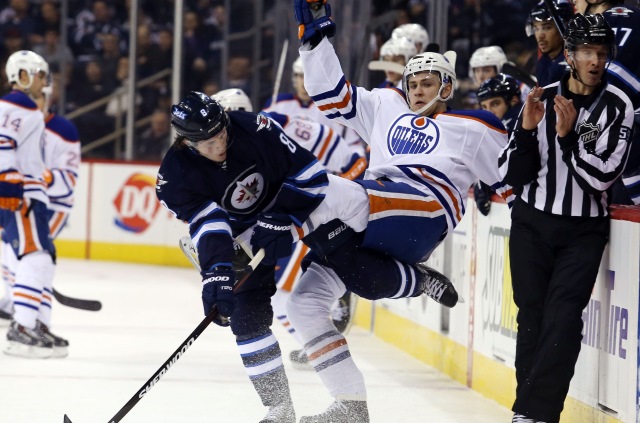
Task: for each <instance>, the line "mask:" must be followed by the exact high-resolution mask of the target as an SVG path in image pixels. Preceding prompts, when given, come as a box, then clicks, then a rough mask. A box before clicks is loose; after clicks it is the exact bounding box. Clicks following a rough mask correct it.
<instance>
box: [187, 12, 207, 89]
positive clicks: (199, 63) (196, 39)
mask: <svg viewBox="0 0 640 423" xmlns="http://www.w3.org/2000/svg"><path fill="white" fill-rule="evenodd" d="M183 25H184V31H183V35H182V36H183V54H184V56H183V57H184V73H183V75H182V85H183V87H184V88H183V90H184V91H185V92H186V91H192V90H200V89H201V87H202V84H203V83H204V81H205V80H206V79H207V69H208V68H207V62H206V60H205V57H206V51H207V45H208V42H207V39H206V37H205V36H204V31H203V29H202V27H201V24H200V17H199V16H198V14H197V13H195V12H186V13H185V14H184V20H183Z"/></svg>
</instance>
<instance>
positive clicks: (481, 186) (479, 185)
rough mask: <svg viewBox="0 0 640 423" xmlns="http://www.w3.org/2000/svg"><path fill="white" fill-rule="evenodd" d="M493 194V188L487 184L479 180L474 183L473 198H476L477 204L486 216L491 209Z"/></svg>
mask: <svg viewBox="0 0 640 423" xmlns="http://www.w3.org/2000/svg"><path fill="white" fill-rule="evenodd" d="M492 195H493V190H492V189H491V187H490V186H488V185H487V184H485V183H483V182H481V181H478V182H476V183H475V184H473V198H475V200H476V206H478V210H479V211H480V213H482V214H483V215H484V216H488V215H489V212H490V211H491V196H492Z"/></svg>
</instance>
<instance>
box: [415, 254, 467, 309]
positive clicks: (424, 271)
mask: <svg viewBox="0 0 640 423" xmlns="http://www.w3.org/2000/svg"><path fill="white" fill-rule="evenodd" d="M415 268H416V270H417V271H418V272H420V274H421V278H420V283H421V284H424V286H422V287H421V289H419V290H418V292H421V293H422V294H426V295H427V296H428V297H429V298H431V299H433V300H435V301H436V302H437V303H439V304H442V305H443V306H445V307H449V308H451V307H453V306H455V305H456V304H458V292H457V291H456V289H455V287H454V286H453V283H451V281H450V280H449V278H447V277H446V276H445V275H443V274H442V273H440V272H438V271H436V270H434V269H432V268H430V267H428V266H425V265H424V264H421V263H420V264H416V265H415ZM460 302H462V301H460Z"/></svg>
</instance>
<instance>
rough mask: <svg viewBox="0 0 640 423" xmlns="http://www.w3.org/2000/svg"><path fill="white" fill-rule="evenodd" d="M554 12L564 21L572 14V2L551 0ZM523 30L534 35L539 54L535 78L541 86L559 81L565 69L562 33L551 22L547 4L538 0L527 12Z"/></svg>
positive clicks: (529, 34)
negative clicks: (527, 15)
mask: <svg viewBox="0 0 640 423" xmlns="http://www.w3.org/2000/svg"><path fill="white" fill-rule="evenodd" d="M553 4H554V7H555V8H556V12H557V13H558V15H559V16H560V19H562V20H563V21H564V22H565V23H566V22H568V21H569V20H570V19H571V17H572V16H573V4H571V3H570V2H569V0H553ZM525 31H526V33H527V35H528V36H532V35H534V36H535V38H536V43H538V50H539V56H538V61H537V62H536V79H537V80H538V84H539V85H540V86H541V87H544V86H546V85H549V84H552V83H554V82H556V81H559V80H560V79H561V78H562V75H564V73H565V72H566V71H567V61H566V59H565V57H564V54H563V49H562V48H563V41H562V34H561V33H560V31H559V30H558V28H557V27H556V26H555V24H554V23H553V19H552V17H551V14H550V13H549V10H548V9H547V5H546V3H545V2H544V1H540V2H539V3H538V4H537V5H536V6H535V7H534V8H533V9H531V12H530V13H529V17H528V18H527V24H526V26H525Z"/></svg>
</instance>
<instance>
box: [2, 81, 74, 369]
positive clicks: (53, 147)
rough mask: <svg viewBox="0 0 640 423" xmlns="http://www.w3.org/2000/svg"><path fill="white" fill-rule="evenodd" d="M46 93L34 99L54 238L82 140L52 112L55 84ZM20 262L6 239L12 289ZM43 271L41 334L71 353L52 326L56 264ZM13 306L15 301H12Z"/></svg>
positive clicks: (69, 200) (60, 353) (57, 353)
mask: <svg viewBox="0 0 640 423" xmlns="http://www.w3.org/2000/svg"><path fill="white" fill-rule="evenodd" d="M42 93H43V96H41V97H38V98H36V99H35V102H36V104H37V105H38V108H39V109H40V110H41V111H42V113H43V114H44V119H45V132H44V162H45V166H46V170H45V172H44V175H43V179H44V181H45V183H46V185H47V188H46V192H47V196H48V197H49V204H48V206H47V217H48V221H49V235H50V237H51V239H52V240H54V239H55V238H57V236H58V235H59V234H60V231H61V230H62V228H64V226H65V225H66V223H67V219H68V218H69V212H70V211H71V208H72V207H73V203H74V190H75V186H76V182H77V180H78V172H79V167H80V140H79V137H78V130H77V129H76V127H75V125H74V124H73V123H71V121H69V120H67V119H65V118H63V117H62V116H59V115H56V114H54V113H50V112H49V110H48V107H49V105H50V99H51V93H52V87H51V86H47V87H44V88H43V89H42ZM17 265H18V260H17V258H16V255H15V253H14V251H13V249H12V248H11V246H10V245H9V243H7V242H4V241H3V246H2V279H3V282H4V284H5V289H6V290H7V291H9V292H11V287H12V286H13V285H15V272H16V267H17ZM48 270H51V272H50V273H47V274H44V275H43V276H44V284H43V292H44V294H43V297H42V303H41V306H40V307H39V309H38V317H37V325H38V329H39V330H40V332H42V334H43V335H44V336H45V337H46V338H47V339H48V340H50V341H51V342H52V344H53V355H52V356H53V357H66V356H67V355H68V347H69V341H67V340H66V339H64V338H62V337H60V336H57V335H55V334H53V333H52V332H51V331H50V327H51V310H52V300H51V299H52V297H53V279H54V275H55V273H54V270H55V267H53V268H51V269H48ZM8 305H9V306H10V308H13V301H10V302H9V304H8Z"/></svg>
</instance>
